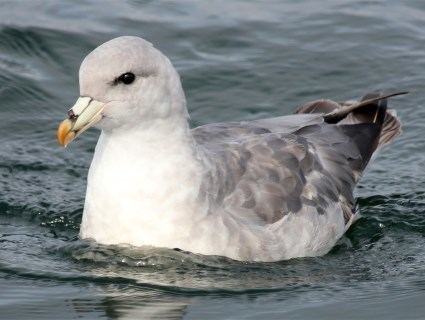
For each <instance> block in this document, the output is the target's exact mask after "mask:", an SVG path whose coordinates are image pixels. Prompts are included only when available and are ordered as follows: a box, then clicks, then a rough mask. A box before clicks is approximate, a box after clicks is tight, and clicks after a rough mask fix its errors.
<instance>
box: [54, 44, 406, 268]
mask: <svg viewBox="0 0 425 320" xmlns="http://www.w3.org/2000/svg"><path fill="white" fill-rule="evenodd" d="M119 45H121V46H128V47H130V50H128V48H124V49H126V50H124V49H120V48H119V47H116V46H119ZM138 50H140V51H143V50H146V51H147V53H146V52H138ZM111 52H112V53H115V56H118V55H119V54H127V55H128V52H130V57H127V60H128V61H129V62H127V63H125V62H124V63H123V64H124V66H122V65H120V66H114V67H113V68H112V69H114V68H116V69H117V71H115V70H113V71H111V72H113V73H116V76H119V75H120V74H121V73H123V75H125V72H128V71H132V70H133V69H135V68H136V69H137V67H138V63H142V62H143V61H144V58H145V59H146V57H149V58H150V59H153V60H152V61H147V60H145V63H147V64H148V66H149V68H147V70H142V71H143V72H141V71H139V74H140V75H141V77H142V78H143V79H140V82H139V84H137V82H136V83H134V84H129V85H128V86H125V85H123V86H121V87H119V91H118V92H117V91H115V92H116V93H115V95H116V96H118V95H119V96H120V97H123V96H124V94H125V90H127V87H128V88H130V87H131V86H132V85H134V88H136V86H137V85H138V86H140V87H139V88H138V89H139V90H144V96H143V99H140V98H137V97H134V95H135V93H133V95H131V93H129V94H128V96H130V97H132V98H131V99H132V100H131V101H129V102H126V103H125V104H124V100H123V98H120V99H114V97H113V95H112V94H111V93H110V92H109V94H105V93H102V92H101V90H100V89H99V88H98V87H99V86H98V85H97V84H96V83H97V81H103V80H99V79H102V77H103V76H102V77H94V76H93V75H92V74H90V76H87V74H88V73H93V72H94V70H95V69H96V68H95V67H96V64H95V63H94V62H93V61H97V60H102V59H103V57H106V56H108V55H107V53H111ZM157 55H158V56H157ZM109 56H114V55H109ZM125 60H126V59H124V61H125ZM139 60H140V61H139ZM100 62H101V61H99V63H100ZM126 64H127V65H126ZM163 66H165V67H163ZM155 68H157V69H155ZM152 70H153V71H152ZM103 74H105V75H107V72H105V71H103ZM135 74H136V76H135V78H136V81H137V77H138V75H137V73H135ZM84 77H86V78H84ZM82 78H84V79H82ZM106 78H107V77H106V76H105V79H106ZM93 79H95V80H93ZM142 81H144V82H142ZM105 83H106V80H105ZM80 84H82V86H81V91H82V96H89V97H91V98H92V99H95V101H97V102H98V101H100V102H99V103H102V106H101V107H96V108H97V109H93V110H94V111H92V114H90V119H96V121H97V122H98V126H99V127H100V128H101V129H103V131H102V133H101V136H100V138H99V141H98V144H97V146H96V151H95V155H94V158H93V162H92V164H91V167H90V171H89V177H88V186H87V194H86V201H85V207H84V213H83V221H82V225H81V233H80V234H81V237H82V238H92V239H94V240H96V241H98V242H100V243H104V244H130V245H135V246H144V245H148V246H157V247H168V248H180V249H183V250H187V251H191V252H195V253H201V254H208V255H222V256H227V257H230V258H233V259H237V260H250V261H276V260H282V259H289V258H294V257H301V256H315V255H322V254H325V253H327V252H328V251H329V250H330V249H331V248H332V247H333V246H334V245H335V243H336V241H337V240H338V239H339V238H340V237H341V236H342V235H343V234H344V232H345V231H346V230H347V228H348V227H349V226H350V224H351V223H352V222H353V220H354V219H355V217H356V213H355V203H354V198H353V189H354V187H355V185H356V183H357V182H358V180H359V178H360V176H361V174H362V172H363V170H364V169H365V167H366V165H367V163H368V162H369V159H370V157H371V156H372V154H373V152H374V151H375V150H376V149H377V147H378V146H380V145H382V144H384V143H387V142H389V141H391V140H392V139H393V138H394V137H396V136H397V135H398V134H399V132H400V124H399V122H398V120H397V119H396V117H395V116H393V115H391V114H390V113H388V112H387V111H386V100H383V99H382V98H381V97H379V96H373V97H372V96H369V97H366V98H365V99H366V101H364V102H361V103H357V102H349V103H346V104H338V103H336V102H333V101H329V100H318V101H315V102H312V103H309V104H307V105H305V106H304V107H302V108H301V109H299V110H298V113H297V114H294V115H290V116H284V117H278V118H271V119H263V120H256V121H251V122H233V123H219V124H210V125H205V126H201V127H198V128H194V129H190V128H189V125H188V122H187V111H186V105H185V99H184V94H183V91H182V89H181V85H180V81H179V78H178V75H177V73H176V72H175V70H174V68H172V66H171V63H169V61H168V59H166V58H165V57H164V56H162V55H161V54H160V53H159V52H158V51H157V50H156V49H154V48H153V47H150V46H149V44H147V43H146V42H144V41H143V40H141V39H140V38H134V37H122V38H118V39H115V40H112V41H110V42H108V43H106V44H104V45H103V46H101V47H99V48H98V49H96V50H95V51H93V53H91V54H90V55H89V56H88V58H86V60H85V62H84V63H83V66H82V68H81V69H80ZM103 86H104V89H102V90H103V91H108V90H107V87H106V85H103ZM143 86H144V89H143V88H142V87H143ZM155 86H157V87H159V88H160V89H161V88H162V90H160V91H157V90H156V87H155ZM111 88H112V89H110V90H118V89H117V87H111ZM164 88H165V89H164ZM129 90H130V89H129ZM369 98H370V99H369ZM138 99H139V101H140V104H141V105H140V106H139V105H138V104H137V100H138ZM116 101H119V105H115V104H116V103H117V102H116ZM142 102H143V103H142ZM90 103H91V102H88V104H87V105H85V106H83V107H81V106H80V105H79V104H76V106H74V108H73V109H72V110H74V111H75V113H76V114H74V113H72V117H74V118H73V119H72V120H73V121H74V120H75V119H77V120H75V121H78V116H79V114H78V113H81V114H84V112H86V111H85V110H87V109H88V108H89V107H90ZM147 104H149V105H147ZM99 105H100V104H99ZM123 106H125V107H126V108H127V109H125V108H124V107H123ZM107 108H109V109H107ZM119 108H121V109H119ZM138 108H140V110H139V109H138ZM81 110H83V111H81ZM124 111H127V112H128V113H129V114H130V116H127V115H125V114H123V112H124ZM70 117H71V116H70ZM96 117H97V118H96ZM90 119H89V120H87V121H86V120H85V122H84V124H82V125H81V126H83V125H84V126H83V127H84V128H86V127H87V126H88V125H87V123H88V124H91V123H93V121H94V120H90ZM66 125H67V126H70V128H72V125H70V124H69V123H68V122H67V123H66ZM74 127H75V126H74ZM71 131H72V129H70V131H69V132H71ZM60 132H64V131H63V130H62V131H61V130H60ZM66 132H68V131H66ZM72 132H74V133H73V136H75V135H78V134H79V133H80V131H78V128H77V129H75V130H74V131H72ZM73 136H72V137H73ZM63 139H65V138H63ZM65 140H66V139H65Z"/></svg>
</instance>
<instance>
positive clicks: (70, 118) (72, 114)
mask: <svg viewBox="0 0 425 320" xmlns="http://www.w3.org/2000/svg"><path fill="white" fill-rule="evenodd" d="M77 117H78V116H77V115H75V113H74V111H72V109H69V111H68V119H69V120H75V119H77Z"/></svg>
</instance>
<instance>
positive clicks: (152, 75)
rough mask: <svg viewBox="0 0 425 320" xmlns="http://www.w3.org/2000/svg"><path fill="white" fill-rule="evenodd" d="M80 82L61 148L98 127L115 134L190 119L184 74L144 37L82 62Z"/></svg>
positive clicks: (114, 43) (115, 43) (122, 40)
mask: <svg viewBox="0 0 425 320" xmlns="http://www.w3.org/2000/svg"><path fill="white" fill-rule="evenodd" d="M79 80H80V98H79V99H78V100H77V102H76V103H75V105H74V106H73V107H72V108H71V109H70V110H69V111H68V118H67V119H65V120H64V121H63V122H62V123H61V124H60V126H59V128H58V133H57V137H58V141H59V143H60V144H61V145H65V146H66V145H67V144H68V143H69V142H71V141H72V140H73V139H75V137H77V136H78V135H79V134H81V133H82V132H83V131H85V130H86V129H88V128H89V127H92V126H96V127H98V128H100V129H102V130H105V131H111V130H117V129H119V128H123V127H125V128H129V127H134V126H144V125H146V126H148V125H150V124H152V122H155V121H157V120H159V121H161V120H164V119H168V118H170V117H180V118H182V117H183V118H186V117H187V111H186V103H185V97H184V93H183V90H182V87H181V82H180V78H179V75H178V73H177V72H176V70H175V69H174V67H173V66H172V64H171V62H170V61H169V59H168V58H167V57H166V56H164V55H163V54H162V53H161V52H160V51H159V50H158V49H156V48H155V47H154V46H153V45H152V44H151V43H149V42H147V41H145V40H143V39H142V38H138V37H130V36H124V37H119V38H115V39H112V40H110V41H108V42H106V43H104V44H102V45H100V46H99V47H97V48H96V49H94V50H93V51H92V52H91V53H90V54H89V55H87V56H86V58H85V59H84V61H83V62H82V64H81V67H80V73H79Z"/></svg>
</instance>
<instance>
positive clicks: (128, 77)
mask: <svg viewBox="0 0 425 320" xmlns="http://www.w3.org/2000/svg"><path fill="white" fill-rule="evenodd" d="M134 79H136V76H135V75H134V73H131V72H126V73H123V74H122V75H120V76H119V77H118V78H117V80H116V81H117V82H122V83H124V84H131V83H133V81H134Z"/></svg>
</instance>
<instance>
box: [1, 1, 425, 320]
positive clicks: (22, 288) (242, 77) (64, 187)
mask: <svg viewBox="0 0 425 320" xmlns="http://www.w3.org/2000/svg"><path fill="white" fill-rule="evenodd" d="M119 35H137V36H142V37H144V38H146V39H148V40H149V41H151V42H153V43H154V44H155V46H157V47H158V48H160V49H161V50H162V51H163V52H164V53H165V54H166V55H167V56H169V57H170V59H171V60H172V61H173V63H174V64H175V66H176V67H177V69H178V71H179V72H180V74H181V76H182V80H183V86H184V88H185V91H186V94H187V99H188V106H189V110H190V113H191V119H192V123H193V125H199V124H204V123H209V122H216V121H229V120H249V119H258V118H263V117H271V116H278V115H283V114H288V113H291V112H292V111H293V110H294V109H295V107H297V106H298V105H300V104H302V103H303V102H306V101H308V100H312V99H317V98H332V99H335V100H345V99H351V98H357V97H359V96H361V95H363V94H364V93H366V92H368V91H373V90H379V89H381V90H385V91H391V90H406V89H407V90H409V91H411V93H410V95H408V96H406V97H402V98H396V99H394V100H393V101H391V106H392V107H394V108H395V109H397V112H398V114H399V116H400V118H401V119H402V122H403V125H404V133H403V135H402V136H401V137H400V138H399V139H398V140H397V141H396V142H395V143H394V144H393V145H391V146H390V147H388V148H386V149H385V150H384V151H383V152H382V153H381V154H380V155H379V156H378V157H377V158H376V159H375V161H374V162H373V163H372V165H371V166H370V168H369V170H368V172H367V173H366V175H365V177H364V179H363V180H362V182H361V184H360V186H359V188H358V189H357V195H358V197H359V198H358V202H359V206H360V212H361V214H362V216H363V218H362V219H361V220H359V221H358V222H357V223H356V224H355V225H354V226H353V227H352V228H351V230H350V231H349V232H348V234H347V236H346V237H344V238H343V239H341V241H340V243H339V244H338V245H337V246H336V247H335V248H334V250H332V252H331V253H329V254H328V255H326V256H324V257H318V258H305V259H295V260H290V261H283V262H275V263H262V264H260V263H257V264H252V263H241V262H235V261H232V260H229V259H225V258H221V257H205V256H200V255H193V254H189V253H185V252H179V251H173V250H165V249H137V248H117V247H105V246H99V245H96V244H95V243H90V242H87V241H81V240H79V239H78V229H79V224H80V221H81V214H82V208H83V201H84V194H85V177H86V174H87V170H88V166H89V164H90V160H91V157H92V154H93V150H94V146H95V143H96V140H97V137H98V132H97V131H95V130H92V131H89V132H87V133H86V134H84V135H83V136H82V137H81V138H79V139H78V140H77V141H76V142H75V143H73V144H72V145H71V146H70V147H69V148H67V149H66V150H64V149H61V148H59V147H58V146H57V144H56V141H55V130H56V127H57V125H58V123H59V121H61V120H62V119H63V117H64V116H65V113H66V110H67V109H68V108H69V107H70V106H71V105H72V104H73V102H74V101H75V100H76V98H77V97H78V79H77V74H78V67H79V64H80V62H81V60H82V59H83V58H84V56H85V55H86V54H87V53H88V52H90V51H91V50H92V49H93V48H95V47H96V46H97V45H99V44H100V43H102V42H104V41H106V40H109V39H111V38H113V37H116V36H119ZM424 43H425V2H423V1H419V0H417V1H396V0H389V1H384V0H375V1H354V0H342V1H338V0H328V1H307V0H302V1H295V0H292V1H289V0H288V1H267V2H266V1H224V0H218V1H208V2H207V1H194V0H192V1H188V0H185V1H178V2H177V1H176V2H168V1H167V2H166V1H125V2H124V1H103V2H102V3H100V2H97V1H93V0H91V1H90V0H88V1H68V2H65V1H40V0H38V1H21V2H16V1H2V2H0V319H5V320H6V319H7V320H9V319H76V318H79V319H100V318H106V319H181V318H184V319H370V318H373V319H375V320H376V319H424V318H425V303H424V302H425V176H424V169H425V156H424V150H425V148H424V147H425V138H424V129H425V122H424V120H423V119H424V118H425V106H424V99H425V93H424V86H425V85H424V74H425V50H424V49H425V46H424Z"/></svg>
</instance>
